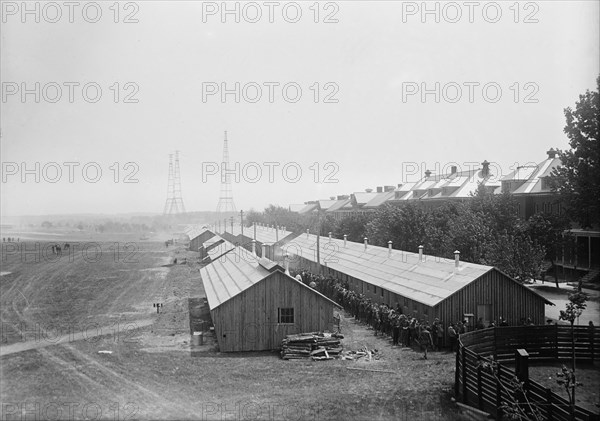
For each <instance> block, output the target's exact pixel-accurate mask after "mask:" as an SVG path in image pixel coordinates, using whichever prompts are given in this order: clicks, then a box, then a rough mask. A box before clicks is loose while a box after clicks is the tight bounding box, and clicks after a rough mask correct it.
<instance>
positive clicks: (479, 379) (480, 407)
mask: <svg viewBox="0 0 600 421" xmlns="http://www.w3.org/2000/svg"><path fill="white" fill-rule="evenodd" d="M477 396H479V409H482V410H483V391H482V390H481V365H479V367H477Z"/></svg>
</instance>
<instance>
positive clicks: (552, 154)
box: [546, 148, 556, 159]
mask: <svg viewBox="0 0 600 421" xmlns="http://www.w3.org/2000/svg"><path fill="white" fill-rule="evenodd" d="M546 153H547V154H548V159H554V158H556V151H555V150H554V149H553V148H550V150H549V151H548V152H546Z"/></svg>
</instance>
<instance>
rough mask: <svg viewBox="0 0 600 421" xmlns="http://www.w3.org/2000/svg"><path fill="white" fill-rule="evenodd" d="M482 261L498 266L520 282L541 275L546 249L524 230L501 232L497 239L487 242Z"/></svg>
mask: <svg viewBox="0 0 600 421" xmlns="http://www.w3.org/2000/svg"><path fill="white" fill-rule="evenodd" d="M484 254H485V258H484V259H483V261H482V263H488V264H491V265H493V266H496V267H498V268H499V269H501V270H502V271H503V272H505V273H506V274H507V275H509V276H510V277H511V278H513V279H516V280H518V281H520V282H524V281H526V280H527V279H536V278H538V277H539V275H540V272H541V269H542V261H543V259H544V249H543V248H542V247H541V246H540V245H537V244H535V243H534V242H533V241H532V240H531V238H529V236H528V235H527V234H526V233H524V232H517V233H514V234H509V233H508V232H506V231H505V232H503V233H499V234H497V235H496V237H495V241H493V242H490V243H487V244H485V246H484Z"/></svg>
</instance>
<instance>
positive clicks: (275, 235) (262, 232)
mask: <svg viewBox="0 0 600 421" xmlns="http://www.w3.org/2000/svg"><path fill="white" fill-rule="evenodd" d="M227 232H228V233H230V234H232V235H234V236H239V235H240V234H241V233H242V230H241V228H240V226H239V224H237V225H234V226H233V232H232V231H231V228H230V227H228V229H227ZM291 234H292V232H291V231H287V230H282V229H279V230H276V229H275V228H270V227H264V226H260V225H256V241H258V242H259V243H262V244H273V243H276V242H278V241H281V240H283V239H284V238H286V237H287V236H289V235H291ZM244 237H245V239H240V242H242V241H243V242H245V241H251V240H252V239H253V238H254V227H253V226H251V227H244Z"/></svg>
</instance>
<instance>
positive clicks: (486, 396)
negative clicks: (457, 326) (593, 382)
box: [454, 325, 600, 421]
mask: <svg viewBox="0 0 600 421" xmlns="http://www.w3.org/2000/svg"><path fill="white" fill-rule="evenodd" d="M574 334H575V357H576V361H578V362H587V363H593V362H594V361H598V360H600V329H598V328H594V327H590V326H575V327H574ZM518 349H525V350H526V351H527V353H528V354H529V356H528V360H529V361H535V362H543V361H547V362H556V361H561V360H562V361H565V363H566V365H567V366H570V364H569V363H568V361H570V360H571V358H572V345H571V326H565V325H562V326H559V325H549V326H520V327H494V328H488V329H483V330H477V331H474V332H469V333H465V334H463V335H461V336H460V339H459V345H458V351H457V353H456V373H455V375H456V378H455V383H454V387H455V394H456V397H457V399H458V400H459V401H462V402H463V403H465V404H467V405H471V406H475V407H477V408H479V409H481V410H483V411H486V412H488V413H491V414H493V415H494V416H496V417H497V418H498V419H501V418H502V410H501V405H502V402H508V401H510V399H509V395H508V391H511V390H512V388H511V386H510V383H511V382H512V381H513V380H514V379H515V378H516V377H517V373H516V372H515V371H514V370H512V369H511V368H509V367H508V366H507V363H511V364H515V363H516V354H517V350H518ZM492 358H493V360H495V361H496V363H497V370H496V371H495V375H494V374H492V373H490V372H489V371H488V370H485V369H484V368H482V365H481V362H482V361H485V360H487V361H491V359H492ZM525 390H526V395H527V399H528V400H529V401H530V402H531V403H532V404H534V405H535V406H536V407H537V408H539V409H540V411H541V413H542V415H543V416H544V417H545V418H546V419H548V420H565V421H568V420H572V416H571V407H570V405H569V402H568V400H567V399H565V398H563V397H562V396H559V395H557V394H556V393H554V392H552V391H551V390H550V389H549V388H545V387H543V386H542V385H540V384H539V383H536V382H535V381H534V380H532V379H528V380H527V381H525ZM575 419H576V420H582V421H585V420H590V421H592V420H594V421H599V420H600V415H599V414H596V413H593V412H591V411H589V410H587V409H584V408H581V407H578V406H576V407H575Z"/></svg>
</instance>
